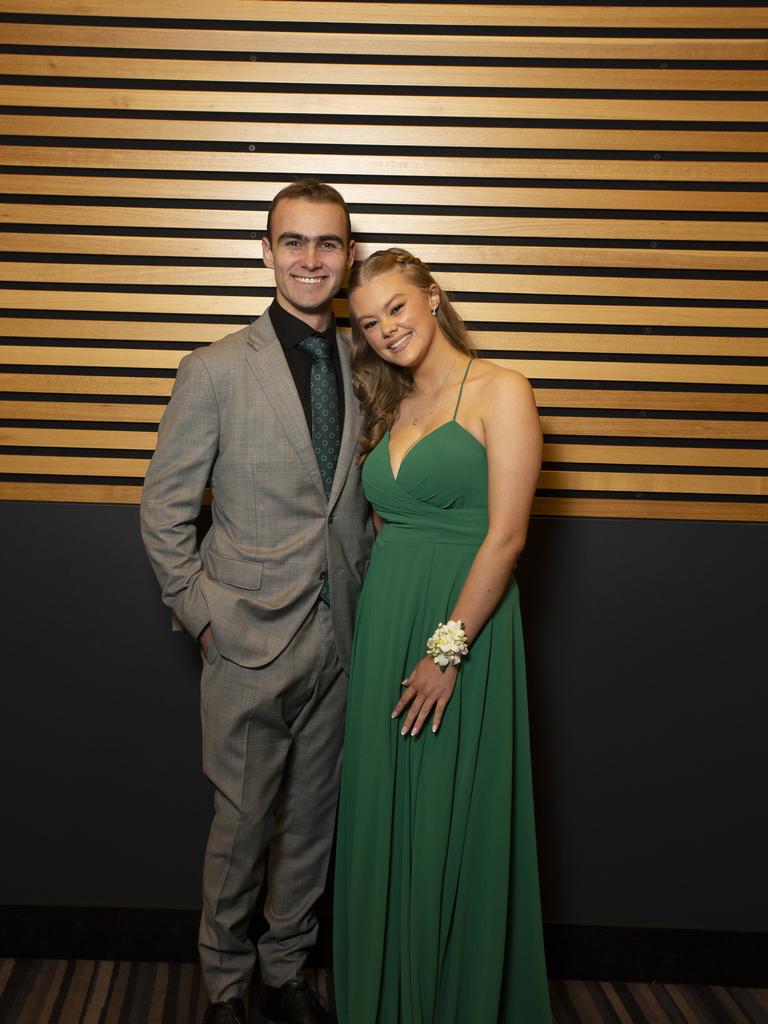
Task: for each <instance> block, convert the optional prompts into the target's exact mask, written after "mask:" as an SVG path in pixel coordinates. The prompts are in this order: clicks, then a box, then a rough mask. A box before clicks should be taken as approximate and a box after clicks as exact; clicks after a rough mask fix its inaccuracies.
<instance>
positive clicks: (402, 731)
mask: <svg viewBox="0 0 768 1024" xmlns="http://www.w3.org/2000/svg"><path fill="white" fill-rule="evenodd" d="M407 732H408V726H407V725H404V726H403V728H402V729H401V730H400V735H401V736H405V734H406V733H407Z"/></svg>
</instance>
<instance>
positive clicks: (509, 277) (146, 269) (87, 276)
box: [0, 260, 768, 302]
mask: <svg viewBox="0 0 768 1024" xmlns="http://www.w3.org/2000/svg"><path fill="white" fill-rule="evenodd" d="M435 276H436V279H437V281H438V282H439V284H440V285H441V286H442V287H443V288H445V289H446V291H462V292H477V293H483V292H488V293H493V294H509V295H510V296H514V295H515V294H520V293H522V294H526V293H527V294H543V295H595V296H618V297H633V298H659V299H726V300H734V301H741V302H768V282H767V281H695V280H690V279H683V280H670V279H666V280H665V279H662V280H653V279H651V278H646V279H641V280H638V278H636V277H621V276H616V277H613V276H611V277H607V276H606V277H594V276H593V277H578V276H576V275H568V276H566V277H559V276H557V275H555V274H485V273H466V272H463V271H462V272H460V273H449V272H438V273H436V275H435ZM0 280H2V281H17V282H19V283H48V284H53V283H56V284H79V283H82V282H83V281H84V280H86V281H88V282H89V283H90V284H99V285H101V284H106V285H151V286H153V287H164V288H165V287H167V288H170V289H172V288H174V287H179V286H183V287H195V288H232V289H234V288H269V287H271V286H272V285H273V283H274V276H273V274H272V271H271V270H268V269H266V268H260V267H242V268H238V267H188V266H184V267H157V266H152V265H147V266H126V265H114V264H106V265H104V264H98V263H94V264H87V263H85V264H83V263H69V264H68V263H42V262H29V263H26V262H22V261H18V262H13V263H11V262H4V261H2V260H0Z"/></svg>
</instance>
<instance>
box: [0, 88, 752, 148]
mask: <svg viewBox="0 0 768 1024" xmlns="http://www.w3.org/2000/svg"><path fill="white" fill-rule="evenodd" d="M0 104H3V105H6V106H25V107H60V108H61V107H80V108H88V109H92V110H119V111H139V110H140V111H144V110H183V111H209V112H221V113H226V114H233V113H248V114H291V115H292V116H304V115H313V114H314V115H317V114H320V115H323V116H333V115H344V116H347V117H361V116H362V117H366V118H367V117H381V116H385V117H389V116H391V115H392V108H393V100H392V97H391V96H376V95H365V96H348V95H345V94H340V93H292V92H291V93H273V92H269V93H255V92H237V91H234V90H228V91H226V92H222V91H218V90H217V91H215V92H204V91H201V90H194V91H185V90H182V89H133V90H132V89H101V88H99V87H98V86H95V87H93V88H80V87H78V86H65V87H61V88H56V87H53V86H46V85H24V86H19V85H0ZM397 105H398V106H397V111H398V115H399V116H401V117H425V118H434V119H436V120H438V121H439V119H440V118H445V117H468V118H472V117H475V118H477V117H489V118H547V117H551V116H552V100H551V99H550V98H541V99H538V98H527V97H521V96H516V97H498V96H496V97H495V96H398V98H397ZM558 116H559V117H560V118H562V119H577V120H601V121H602V120H607V121H610V120H614V121H616V120H640V121H656V120H659V121H733V122H736V123H738V122H740V121H764V120H766V118H768V103H766V102H764V101H763V100H740V101H733V100H712V99H701V100H671V99H663V100H650V99H646V100H630V99H562V98H561V99H559V100H558ZM83 127H84V126H78V129H77V130H73V131H72V132H71V134H72V135H77V134H79V132H80V131H81V130H82V128H83ZM388 127H389V126H388ZM309 128H311V126H309V125H303V126H302V135H304V133H305V132H307V130H308V129H309ZM333 129H334V131H340V130H343V127H342V126H340V125H334V126H333ZM265 130H267V125H263V126H261V127H260V132H259V133H260V135H261V134H262V133H263V132H264V131H265ZM433 130H434V129H433ZM466 130H467V129H462V131H466ZM445 132H446V129H445V128H442V129H441V130H440V137H443V136H444V133H445ZM487 134H488V136H489V137H493V133H491V132H490V131H487ZM381 135H382V138H381V139H377V142H378V143H379V144H386V141H387V139H388V138H389V136H390V130H388V131H386V132H382V133H381ZM294 137H295V129H294ZM304 137H305V138H311V134H310V136H309V137H307V136H306V135H304ZM445 137H448V136H447V135H446V136H445ZM472 138H474V136H470V140H469V141H468V142H466V143H464V144H465V145H481V144H482V143H481V142H479V141H478V142H474V143H473V142H472V141H471V139H472ZM425 143H426V144H427V145H441V143H440V142H433V141H432V139H431V138H428V139H427V140H424V139H422V144H425ZM416 144H418V143H416ZM486 144H487V145H492V144H493V143H491V142H489V143H486ZM584 148H588V147H586V146H585V147H584ZM680 148H682V147H680Z"/></svg>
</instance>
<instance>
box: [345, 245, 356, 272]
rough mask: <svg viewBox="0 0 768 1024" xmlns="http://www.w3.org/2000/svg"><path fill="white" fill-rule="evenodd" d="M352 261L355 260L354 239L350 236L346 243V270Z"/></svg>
mask: <svg viewBox="0 0 768 1024" xmlns="http://www.w3.org/2000/svg"><path fill="white" fill-rule="evenodd" d="M354 262H355V240H354V238H350V240H349V242H348V243H347V262H346V267H347V270H349V268H350V267H351V266H352V264H353V263H354Z"/></svg>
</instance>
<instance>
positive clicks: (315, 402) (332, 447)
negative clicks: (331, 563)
mask: <svg viewBox="0 0 768 1024" xmlns="http://www.w3.org/2000/svg"><path fill="white" fill-rule="evenodd" d="M299 348H303V349H304V351H305V352H309V354H310V355H311V356H312V372H311V374H310V378H309V383H310V397H311V401H312V444H313V446H314V449H315V455H316V456H317V465H318V467H319V469H320V476H321V477H322V478H323V488H324V489H325V496H326V497H328V496H329V495H330V493H331V485H332V484H333V475H334V473H335V472H336V463H337V461H338V458H339V446H340V445H341V417H340V415H339V395H338V390H337V387H336V374H335V373H334V369H333V363H332V362H331V343H330V342H329V341H328V339H327V338H324V337H323V336H322V335H321V334H311V335H310V336H309V337H308V338H304V339H303V341H300V342H299ZM320 598H321V600H323V601H325V603H326V604H330V599H329V591H328V578H327V576H326V577H324V578H323V587H322V590H321V591H320Z"/></svg>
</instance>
